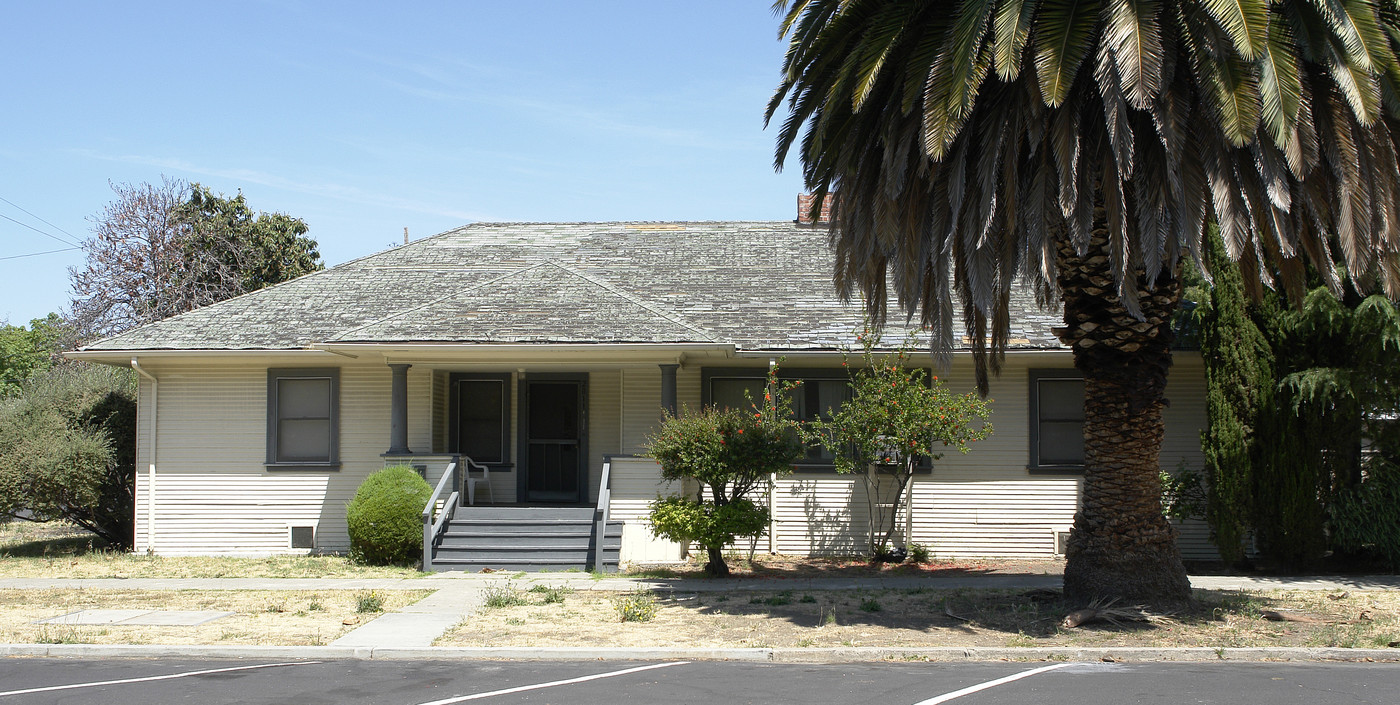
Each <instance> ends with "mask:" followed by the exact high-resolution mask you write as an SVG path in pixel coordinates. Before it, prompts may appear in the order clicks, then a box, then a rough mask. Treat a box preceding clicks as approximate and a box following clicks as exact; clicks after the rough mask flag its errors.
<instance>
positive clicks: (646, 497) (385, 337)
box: [72, 221, 1211, 568]
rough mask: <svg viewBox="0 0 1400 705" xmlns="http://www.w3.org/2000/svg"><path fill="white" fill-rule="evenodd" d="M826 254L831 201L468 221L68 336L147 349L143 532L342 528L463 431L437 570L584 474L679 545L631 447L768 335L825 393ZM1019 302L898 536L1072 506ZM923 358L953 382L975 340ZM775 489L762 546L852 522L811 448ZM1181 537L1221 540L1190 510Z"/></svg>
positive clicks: (91, 353) (626, 536)
mask: <svg viewBox="0 0 1400 705" xmlns="http://www.w3.org/2000/svg"><path fill="white" fill-rule="evenodd" d="M832 263H833V258H832V254H831V251H830V248H829V244H828V237H827V229H826V227H825V225H811V224H805V223H800V222H795V221H794V222H664V223H662V222H632V223H479V224H474V225H469V226H465V227H461V228H457V229H455V230H450V231H448V232H445V233H442V234H440V235H435V236H433V237H429V238H425V239H421V240H418V241H414V242H412V243H408V244H405V245H403V246H401V247H395V248H393V249H389V250H386V251H384V252H380V253H377V254H374V255H370V256H368V257H364V258H361V259H357V260H354V261H351V262H347V263H345V264H342V265H339V266H336V267H333V268H330V269H327V270H325V271H321V272H317V273H314V274H310V275H307V276H304V277H301V278H299V279H296V280H294V281H290V282H286V283H283V284H279V285H276V286H272V287H269V288H266V289H263V290H260V291H257V292H253V293H250V294H247V295H244V296H240V297H237V298H234V299H230V300H227V301H223V302H220V303H217V304H213V305H211V306H207V307H205V308H201V309H198V310H195V311H191V312H189V313H185V314H182V315H179V316H175V317H172V318H169V319H167V320H163V321H159V322H156V323H152V324H149V325H145V326H142V327H139V328H136V329H133V330H130V331H127V332H124V333H121V334H119V335H115V336H113V337H110V338H107V339H104V340H100V341H97V342H95V343H93V344H91V345H89V346H87V347H84V348H82V349H81V350H79V351H76V352H74V353H72V356H73V357H76V358H79V359H85V360H91V361H95V362H100V363H104V364H111V365H122V366H129V367H132V368H134V369H136V370H137V371H138V372H139V373H140V376H141V380H140V401H139V408H140V418H139V425H138V431H137V433H138V435H139V439H138V451H137V469H138V472H137V475H138V477H137V481H136V522H135V524H136V535H135V542H134V546H135V547H136V550H138V551H150V552H154V553H158V554H171V555H174V554H238V555H259V554H276V553H297V552H325V551H344V550H347V548H348V546H349V539H348V536H347V532H346V524H345V508H346V503H347V502H348V501H349V500H350V498H351V497H352V496H353V495H354V493H355V490H356V488H357V487H358V486H359V485H360V483H361V482H362V481H363V480H364V479H365V477H366V476H367V475H369V474H370V473H371V472H373V471H375V470H377V469H379V468H381V467H384V466H385V465H386V464H391V463H407V464H409V465H413V466H418V467H419V468H420V469H422V470H423V472H424V473H425V477H426V478H427V479H428V481H429V483H430V484H436V483H437V481H438V480H439V478H440V477H441V476H443V474H444V470H445V469H446V468H447V467H448V464H449V463H450V462H451V460H452V458H453V457H454V456H456V455H462V456H467V457H470V458H471V460H472V461H474V464H467V463H465V462H464V463H462V464H461V465H459V466H458V467H457V468H456V471H455V473H456V474H454V475H453V476H452V477H451V479H450V480H449V481H448V484H449V485H450V484H452V482H455V483H457V484H456V486H455V487H448V490H449V491H450V490H452V489H456V490H458V491H459V493H460V497H461V499H460V504H462V505H464V506H462V507H461V508H460V509H458V510H457V512H456V514H455V516H454V517H453V518H452V526H448V527H447V531H448V532H449V534H451V535H452V536H455V537H456V538H455V539H452V536H448V537H440V538H439V539H438V540H439V541H440V542H441V546H439V549H441V550H443V553H442V554H441V555H440V557H439V558H440V560H439V561H435V563H438V564H439V565H437V567H439V568H442V567H451V566H453V565H456V566H458V567H462V568H472V567H476V566H480V565H491V564H494V563H493V561H494V562H496V563H501V564H508V565H511V566H524V567H528V566H530V565H534V564H536V563H537V564H541V565H543V564H546V563H549V561H545V560H540V561H537V562H535V563H532V562H531V561H529V560H526V559H525V558H522V557H521V556H520V555H518V553H519V552H517V555H514V556H513V557H512V556H508V555H507V552H506V549H505V548H504V547H505V546H507V545H509V544H512V543H514V544H520V545H522V546H523V547H524V548H525V549H526V552H527V553H528V552H529V550H530V549H531V548H532V547H533V549H535V550H537V551H542V550H543V549H542V548H541V546H542V543H543V542H541V541H531V540H530V539H529V538H528V537H523V536H522V535H521V534H522V531H520V530H507V529H503V528H502V527H509V526H512V522H513V521H514V520H516V519H519V518H521V517H524V516H527V515H529V514H531V513H532V512H533V513H534V514H536V515H538V516H537V518H540V519H542V520H545V521H546V522H547V521H552V520H562V519H563V518H566V517H565V515H564V514H561V513H560V512H563V510H566V509H572V508H582V509H583V511H584V513H585V516H586V517H587V519H591V518H596V516H595V515H596V512H597V510H598V508H597V507H595V506H594V504H595V503H596V502H597V501H598V498H599V496H600V494H602V495H603V496H604V497H605V498H606V499H607V502H606V507H605V509H606V510H607V512H608V515H609V519H610V521H611V522H613V524H614V525H615V526H616V527H617V528H619V529H620V532H621V541H620V558H621V560H622V561H651V560H668V559H676V558H679V557H680V555H681V552H680V551H681V549H680V547H678V546H676V545H674V544H670V543H668V542H665V541H662V540H659V539H656V538H654V537H652V536H651V534H650V531H649V527H648V524H647V520H646V513H647V504H648V502H649V501H651V500H652V499H654V498H655V497H656V496H657V495H658V493H661V492H669V491H671V489H670V488H667V487H665V486H663V485H662V484H661V483H660V480H659V468H658V467H657V466H656V464H655V463H654V462H653V461H651V460H649V459H647V458H645V457H643V456H642V453H643V452H644V446H645V442H646V439H647V437H648V434H649V433H651V432H652V430H653V429H654V428H656V426H657V423H658V420H659V419H660V418H661V417H662V409H663V407H671V408H685V407H690V408H695V407H698V406H700V405H702V404H708V403H711V402H724V401H733V400H736V399H742V398H743V390H744V389H752V388H755V387H756V385H759V384H761V380H762V378H763V377H764V375H765V374H766V372H767V369H768V367H769V365H770V364H773V363H774V362H775V361H776V360H778V359H780V358H781V359H782V363H781V365H780V370H781V373H782V374H783V375H784V376H788V377H792V378H799V379H803V380H806V383H805V384H804V385H802V386H801V387H800V388H799V392H798V399H797V404H796V406H797V413H798V415H799V416H804V415H810V414H814V413H817V412H818V410H820V409H824V408H827V407H828V406H831V405H833V404H835V403H839V401H840V399H842V398H843V395H844V394H846V393H847V391H846V390H847V386H846V384H845V382H844V376H843V374H842V372H841V361H842V348H843V346H850V345H852V344H853V343H854V332H855V331H856V329H857V328H858V327H859V326H860V324H861V320H862V318H861V311H860V308H859V305H858V304H854V303H843V302H841V301H840V300H839V299H838V297H837V296H836V293H835V291H834V288H833V285H832V280H831V273H832ZM1012 308H1013V316H1012V319H1013V320H1012V324H1011V329H1012V330H1011V334H1010V349H1009V351H1008V352H1007V355H1006V362H1005V366H1004V368H1003V371H1002V373H1001V375H1000V376H999V377H995V378H994V379H993V380H992V384H991V394H990V396H991V398H993V399H994V400H995V401H994V403H993V417H992V422H993V424H994V426H995V433H994V434H993V435H992V436H991V437H990V438H989V439H988V440H986V441H985V442H982V443H979V444H978V445H977V446H976V447H975V449H974V450H973V452H971V453H969V454H967V455H959V454H957V453H952V454H948V455H945V457H944V458H943V459H942V460H941V461H939V462H938V463H937V466H936V467H935V468H934V469H933V471H932V472H931V473H926V474H920V475H919V476H918V477H917V478H916V479H915V481H914V487H913V494H912V496H913V505H912V507H913V509H912V511H913V516H912V519H913V521H912V535H911V536H910V538H911V539H912V540H913V541H915V542H918V543H922V544H924V545H926V546H928V547H929V548H930V549H931V551H932V553H933V554H934V555H935V556H938V557H1007V558H1010V557H1051V556H1053V555H1056V554H1057V553H1058V552H1060V551H1061V550H1062V545H1063V543H1062V542H1063V538H1064V535H1065V532H1067V531H1068V530H1069V527H1070V525H1071V523H1072V519H1073V515H1074V512H1075V508H1076V505H1077V502H1078V498H1079V490H1080V483H1081V476H1080V472H1079V468H1078V467H1076V465H1077V464H1078V463H1080V462H1081V460H1082V444H1081V442H1080V441H1079V429H1080V425H1079V424H1080V420H1081V419H1082V413H1083V404H1082V398H1083V384H1082V381H1080V380H1079V379H1078V374H1077V373H1076V371H1075V370H1074V367H1073V364H1072V361H1071V354H1070V352H1069V351H1068V349H1066V348H1065V347H1063V346H1062V345H1061V344H1060V343H1059V341H1058V340H1057V338H1056V336H1055V335H1054V333H1053V332H1052V330H1051V329H1052V327H1054V326H1057V325H1060V313H1059V312H1058V311H1057V310H1050V311H1045V310H1041V309H1040V308H1038V307H1037V305H1036V303H1035V300H1034V296H1033V295H1032V293H1031V292H1030V291H1029V289H1027V290H1026V291H1023V292H1017V293H1016V294H1015V296H1014V297H1013V303H1012ZM901 336H902V333H901V332H898V331H896V332H894V333H887V334H886V339H887V340H895V341H897V340H899V339H900V338H901ZM918 359H919V360H922V361H923V362H922V364H928V365H930V366H932V364H933V361H932V358H931V357H929V356H922V355H921V356H919V357H918ZM939 374H940V376H941V378H942V379H943V380H945V382H946V383H947V384H948V386H949V387H950V388H951V389H952V390H953V391H955V392H962V391H968V390H971V389H972V388H973V370H972V361H971V354H970V352H968V351H966V350H959V351H956V352H955V353H954V354H953V356H952V365H951V369H948V370H946V371H940V372H939ZM1167 396H1168V397H1169V398H1170V400H1171V406H1170V408H1169V409H1167V411H1166V424H1167V431H1166V441H1165V445H1164V447H1163V451H1162V456H1161V463H1162V466H1163V467H1164V468H1167V469H1174V468H1177V467H1178V466H1180V465H1182V464H1185V465H1187V466H1195V467H1199V466H1200V463H1201V453H1200V442H1199V432H1200V429H1201V427H1202V426H1203V425H1204V420H1205V388H1204V381H1203V374H1202V368H1201V361H1200V356H1199V354H1197V353H1195V352H1192V351H1181V352H1179V353H1178V354H1177V356H1176V364H1175V367H1174V369H1173V370H1172V374H1171V382H1170V385H1169V387H1168V390H1167ZM605 468H606V469H607V475H608V478H607V483H606V487H604V486H603V480H604V478H603V476H604V471H605ZM463 471H465V472H463ZM468 490H470V492H469V491H468ZM469 494H470V495H472V496H471V498H470V500H469V499H468V495H469ZM766 499H767V501H768V502H769V503H770V505H771V507H772V509H773V512H772V515H773V520H772V524H771V526H770V527H769V531H768V532H767V534H766V535H764V536H763V537H761V538H760V539H759V541H758V543H757V549H758V550H760V551H772V552H776V553H794V554H833V553H854V552H858V551H860V550H861V549H862V548H863V547H864V546H865V541H866V538H865V537H866V534H865V532H866V517H867V509H866V506H867V505H866V502H865V498H864V489H863V485H862V482H861V481H859V480H858V479H856V478H854V477H852V476H849V475H841V474H837V473H835V472H834V470H833V468H832V466H831V465H830V464H829V462H828V463H825V464H824V463H823V461H822V458H821V457H820V455H819V454H816V453H814V454H813V455H812V457H811V458H809V459H808V460H807V461H805V462H802V463H799V464H798V465H797V466H796V468H795V472H793V473H792V474H790V475H788V476H785V477H782V478H780V479H779V480H778V481H777V483H776V484H775V485H774V486H773V488H772V490H771V492H770V493H769V496H768V497H767V498H766ZM551 507H552V508H556V509H558V510H559V512H554V513H553V514H551V513H550V511H549V509H550V508H551ZM570 516H572V515H570ZM587 519H581V520H580V521H582V522H583V523H590V522H588V521H587ZM473 521H474V522H475V524H476V527H475V528H474V529H473V528H472V527H470V526H468V524H470V523H471V522H473ZM459 522H462V523H461V524H460V525H458V524H459ZM454 527H455V529H454ZM517 528H518V527H517ZM454 531H455V533H454ZM493 531H494V532H496V533H495V534H493V533H492V532H493ZM613 533H616V531H614V532H613ZM614 543H617V542H616V541H614ZM450 545H456V546H458V548H463V547H476V548H481V549H484V550H487V551H488V553H487V554H486V556H485V557H482V556H480V555H476V556H469V555H467V554H468V553H470V551H466V550H459V551H458V554H460V555H457V556H456V558H460V559H461V560H460V561H458V562H455V563H454V562H453V560H448V559H452V558H453V556H451V555H448V554H449V553H450V552H448V551H446V550H445V549H446V548H447V547H448V546H450ZM590 546H591V544H590ZM1183 546H1184V548H1185V549H1186V554H1187V556H1188V557H1193V556H1194V557H1204V555H1206V554H1210V553H1211V550H1210V548H1209V546H1208V544H1206V542H1205V541H1204V533H1203V532H1201V531H1199V530H1194V529H1193V530H1191V531H1187V532H1184V538H1183ZM576 548H577V546H576ZM616 548H617V546H616V545H614V546H612V547H610V549H611V550H614V553H613V554H612V558H614V559H615V558H617V556H616V553H615V549H616ZM492 550H496V551H499V552H497V553H489V551H492ZM590 550H591V549H590ZM590 555H593V554H592V553H590ZM473 561H475V562H473Z"/></svg>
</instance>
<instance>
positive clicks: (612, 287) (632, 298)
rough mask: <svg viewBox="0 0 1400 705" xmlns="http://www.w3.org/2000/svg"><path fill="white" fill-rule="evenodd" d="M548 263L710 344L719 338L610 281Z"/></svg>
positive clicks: (556, 263)
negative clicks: (694, 333)
mask: <svg viewBox="0 0 1400 705" xmlns="http://www.w3.org/2000/svg"><path fill="white" fill-rule="evenodd" d="M548 263H549V264H553V265H554V266H556V267H558V268H559V269H562V270H564V271H566V272H568V273H570V274H573V275H574V276H576V277H579V278H580V279H584V280H586V281H589V282H592V283H593V284H596V285H598V286H600V287H602V288H604V289H607V290H608V291H610V292H612V293H613V294H615V295H616V296H619V297H621V298H623V299H625V300H627V301H629V302H631V303H633V304H636V305H637V306H641V307H642V308H644V309H646V310H648V311H651V312H652V313H655V314H656V315H658V316H661V317H662V318H665V319H666V320H668V321H670V322H672V323H675V324H676V325H678V326H681V327H682V328H687V329H689V330H692V331H695V332H696V333H699V334H700V335H703V336H705V337H706V338H707V339H708V340H709V341H710V342H712V343H713V342H718V341H719V336H718V335H715V334H714V333H713V332H711V331H709V330H706V329H705V328H702V327H700V326H698V325H695V324H694V323H691V322H690V321H689V320H687V319H686V318H685V317H684V316H682V315H680V314H679V313H676V312H674V311H667V310H666V309H663V308H661V307H660V306H657V305H655V304H652V303H651V302H649V301H646V300H645V299H642V298H641V297H639V296H637V295H635V294H633V293H631V292H629V291H627V290H625V289H622V288H621V287H618V286H617V285H616V284H613V283H612V282H610V281H607V280H605V279H601V278H599V277H596V276H593V275H591V274H589V273H587V272H584V271H581V270H578V269H574V268H573V267H570V266H567V265H565V264H562V263H560V262H559V261H558V260H555V259H550V260H548Z"/></svg>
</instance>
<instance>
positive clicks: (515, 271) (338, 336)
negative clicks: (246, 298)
mask: <svg viewBox="0 0 1400 705" xmlns="http://www.w3.org/2000/svg"><path fill="white" fill-rule="evenodd" d="M551 261H552V260H545V261H543V262H539V263H536V264H532V265H530V266H528V267H522V268H520V269H513V270H511V271H509V272H506V273H505V274H502V275H501V276H499V277H491V278H490V279H487V280H485V281H481V282H477V283H475V284H472V285H471V286H468V287H464V288H461V289H458V290H456V291H454V292H452V293H450V294H447V295H446V296H440V297H438V298H436V299H433V300H431V301H425V302H423V303H421V304H419V305H417V306H414V307H412V308H406V309H404V310H402V311H397V312H395V313H392V314H390V315H388V316H385V317H383V318H377V319H375V320H373V321H370V322H369V323H366V324H364V325H362V326H355V327H354V328H350V329H348V330H344V331H341V332H339V333H336V334H335V335H334V336H332V337H330V338H328V339H327V341H328V342H329V341H334V340H343V339H344V338H345V336H347V335H350V334H351V333H354V332H355V331H357V330H364V329H365V328H371V327H373V326H377V325H380V324H382V323H386V322H388V321H392V320H394V319H395V318H400V317H402V316H407V315H408V314H410V313H413V312H415V311H421V310H423V309H425V308H428V307H429V306H432V305H434V304H438V303H442V302H443V301H446V300H448V299H451V298H454V297H457V296H461V295H462V294H465V293H467V292H470V291H474V290H476V289H480V288H481V287H483V286H486V285H488V284H494V283H495V282H498V281H501V280H503V279H509V278H511V277H514V276H516V275H519V274H524V273H525V272H528V271H530V270H532V269H539V268H540V267H543V266H545V265H547V264H549V263H550V262H551Z"/></svg>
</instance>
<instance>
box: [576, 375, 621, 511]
mask: <svg viewBox="0 0 1400 705" xmlns="http://www.w3.org/2000/svg"><path fill="white" fill-rule="evenodd" d="M621 406H622V374H621V373H620V372H618V371H616V370H609V371H603V372H591V373H589V375H588V475H587V477H588V489H587V490H586V492H585V493H584V495H585V496H586V497H587V498H588V501H589V502H590V503H592V504H597V503H598V483H599V482H600V481H601V480H602V478H603V474H602V473H603V456H605V455H616V454H617V453H619V452H620V451H621V448H620V447H619V443H620V440H619V438H620V435H621V433H622V431H621V426H620V425H621V423H622V420H621V411H620V409H621Z"/></svg>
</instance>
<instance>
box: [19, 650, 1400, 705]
mask: <svg viewBox="0 0 1400 705" xmlns="http://www.w3.org/2000/svg"><path fill="white" fill-rule="evenodd" d="M1397 701H1400V664H1396V663H1374V664H1366V663H1298V664H1293V663H1132V664H1125V663H1089V664H1066V663H1045V662H1030V663H1007V662H1002V663H881V664H840V665H825V664H823V665H802V664H757V663H732V662H713V661H710V662H693V663H686V662H644V661H632V662H619V661H610V662H588V661H585V662H578V661H572V662H557V663H556V662H534V661H515V662H492V661H423V662H416V663H414V662H401V661H400V662H375V661H326V662H317V661H287V662H278V661H272V660H260V661H254V660H244V661H208V660H198V661H194V660H185V661H181V660H120V659H107V660H92V661H89V660H78V659H38V658H7V659H0V705H9V704H10V703H24V704H25V705H29V704H31V703H32V704H35V705H44V704H58V703H62V704H63V705H88V704H91V705H99V704H100V705H162V704H164V703H201V704H209V705H215V704H222V703H230V704H231V703H250V704H251V703H268V704H273V703H276V704H279V705H280V704H283V703H287V704H295V705H318V704H321V703H327V704H330V703H334V704H336V705H354V704H358V703H374V704H376V705H430V704H431V705H450V704H451V703H457V702H484V703H559V704H569V705H593V704H596V705H643V704H647V705H670V704H673V703H674V704H678V703H697V704H699V703H703V704H705V705H716V704H729V703H778V704H785V703H793V704H797V703H801V704H803V705H807V704H811V703H830V704H832V705H845V704H848V703H849V704H855V703H881V704H890V705H937V704H939V703H944V702H954V703H958V704H959V705H994V704H995V705H1000V704H1003V703H1004V704H1006V705H1011V704H1013V703H1014V704H1015V705H1025V704H1026V703H1035V704H1036V705H1099V704H1103V705H1113V704H1120V703H1220V704H1222V705H1248V704H1250V703H1260V704H1267V705H1291V704H1293V703H1297V704H1298V705H1327V704H1329V703H1385V704H1386V705H1392V704H1393V703H1395V702H1397Z"/></svg>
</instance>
